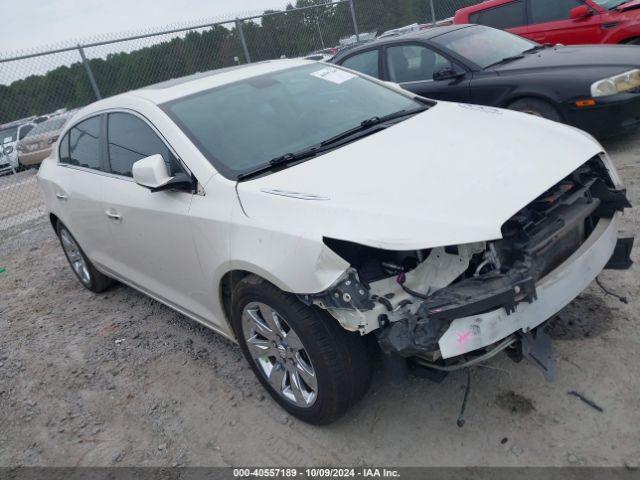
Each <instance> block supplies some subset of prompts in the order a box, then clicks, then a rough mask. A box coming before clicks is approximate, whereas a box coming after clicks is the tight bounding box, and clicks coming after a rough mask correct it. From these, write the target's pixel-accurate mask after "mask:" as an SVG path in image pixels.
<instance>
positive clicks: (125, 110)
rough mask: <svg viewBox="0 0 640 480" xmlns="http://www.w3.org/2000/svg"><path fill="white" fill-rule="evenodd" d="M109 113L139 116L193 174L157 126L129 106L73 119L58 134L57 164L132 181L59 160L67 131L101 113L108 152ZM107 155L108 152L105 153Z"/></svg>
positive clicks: (122, 176)
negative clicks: (104, 124) (104, 118)
mask: <svg viewBox="0 0 640 480" xmlns="http://www.w3.org/2000/svg"><path fill="white" fill-rule="evenodd" d="M110 113H127V114H129V115H133V116H134V117H137V118H139V119H140V120H142V121H143V122H144V123H146V124H147V126H148V127H149V128H151V130H152V131H153V132H154V133H155V134H156V135H157V136H158V138H159V139H160V141H161V142H162V143H164V145H165V146H166V147H167V148H168V149H169V151H170V152H171V153H172V154H173V156H174V157H175V158H176V160H177V161H178V163H179V164H180V167H182V168H183V169H184V171H185V172H186V173H187V174H189V175H191V176H195V175H193V172H192V171H191V169H190V168H189V167H187V165H186V164H185V162H184V161H183V160H182V158H180V156H179V155H178V153H177V152H176V150H175V148H173V146H172V145H171V144H170V143H169V141H168V140H167V139H166V138H165V137H164V135H162V133H161V132H160V130H158V128H157V127H156V126H155V125H154V124H153V123H152V122H151V121H150V120H149V119H148V118H147V117H145V116H144V115H142V114H141V113H140V112H137V111H136V110H132V109H130V108H105V109H103V110H99V111H97V112H93V113H91V114H90V115H87V116H85V117H81V118H79V119H78V120H77V121H75V122H74V123H73V125H69V127H68V128H67V129H66V130H65V132H64V134H63V135H61V136H60V142H58V146H57V149H56V155H57V162H58V165H60V166H64V167H68V168H75V169H77V170H81V171H84V172H89V173H97V174H99V175H105V176H109V177H112V178H118V179H121V180H128V181H133V178H132V177H128V176H126V175H118V174H115V173H111V172H102V171H100V170H95V169H92V168H87V167H80V166H78V165H70V164H68V163H63V162H60V144H61V141H62V139H63V138H65V137H66V136H67V134H68V133H69V131H70V130H71V129H72V128H74V127H75V126H76V125H78V124H80V123H82V122H84V121H85V120H89V119H91V118H93V117H100V116H102V115H107V117H106V123H107V138H105V139H104V140H105V141H106V142H107V152H108V142H109V138H108V135H109V133H108V122H109V117H108V115H109V114H110ZM107 155H108V153H107ZM106 160H107V161H108V160H109V159H108V158H107V159H106ZM109 166H111V164H110V163H109ZM196 181H197V182H198V185H200V181H199V180H198V179H197V178H196Z"/></svg>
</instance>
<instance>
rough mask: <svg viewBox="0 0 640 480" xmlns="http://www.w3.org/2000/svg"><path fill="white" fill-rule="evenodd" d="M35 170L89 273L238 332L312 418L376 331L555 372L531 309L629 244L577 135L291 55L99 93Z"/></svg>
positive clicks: (424, 352) (259, 370)
mask: <svg viewBox="0 0 640 480" xmlns="http://www.w3.org/2000/svg"><path fill="white" fill-rule="evenodd" d="M38 178H39V184H40V187H41V189H42V191H43V193H44V198H45V201H46V206H47V209H48V212H49V216H50V219H51V223H52V225H53V227H54V229H55V231H56V232H57V234H58V236H59V238H60V241H61V244H62V248H63V250H64V252H65V254H66V256H67V258H68V260H69V263H70V264H71V267H72V268H73V271H74V272H75V273H76V275H77V276H78V278H79V280H80V281H81V282H82V284H83V285H84V286H85V287H87V288H88V289H90V290H92V291H94V292H101V291H103V290H105V289H107V288H108V287H109V286H110V285H112V284H113V283H114V281H115V280H117V281H119V282H122V283H124V284H127V285H130V286H131V287H133V288H136V289H138V290H140V291H142V292H144V293H146V294H148V295H149V296H151V297H153V298H155V299H157V300H158V301H160V302H163V303H165V304H167V305H169V306H170V307H172V308H174V309H176V310H177V311H179V312H181V313H183V314H184V315H186V316H187V317H190V318H192V319H193V320H196V321H198V322H200V323H202V324H204V325H206V326H207V327H209V328H211V329H213V330H215V331H217V332H219V333H220V334H222V335H224V336H226V337H228V338H231V339H233V340H235V341H237V342H238V343H239V344H240V347H241V348H242V351H243V353H244V355H245V357H246V358H247V360H248V361H249V363H250V364H251V366H252V368H253V370H254V372H255V374H256V375H257V377H258V379H259V380H260V382H261V383H262V384H263V385H264V387H265V388H266V389H267V390H268V391H269V393H270V394H271V395H272V396H273V397H274V398H275V400H276V401H277V402H278V403H279V404H280V405H281V406H282V407H284V408H285V409H286V410H288V411H289V412H290V413H291V414H293V415H295V416H297V417H299V418H301V419H303V420H305V421H308V422H312V423H318V424H320V423H327V422H330V421H332V420H334V419H335V418H337V417H338V416H340V415H341V414H342V413H344V412H345V411H346V410H347V409H348V408H349V407H351V406H352V405H353V404H354V403H355V402H356V401H357V400H358V399H359V398H360V397H361V396H362V395H363V394H364V393H365V391H366V390H367V387H368V385H369V381H370V378H371V358H370V355H371V352H372V351H373V352H375V350H376V349H377V348H378V347H377V345H378V346H379V347H380V348H381V349H382V351H383V352H384V354H385V355H384V358H386V359H390V360H389V361H390V362H392V363H393V364H394V365H402V366H404V365H405V364H406V363H411V364H413V366H414V367H415V368H424V369H427V371H436V370H440V371H451V370H455V369H459V368H467V367H469V366H472V365H473V364H475V363H477V362H478V359H482V360H486V359H487V358H489V357H490V356H493V355H495V354H496V353H498V352H500V351H502V350H505V351H507V352H509V353H510V354H511V356H514V357H518V356H524V357H527V358H529V359H531V360H534V361H536V362H537V363H538V364H539V365H538V366H540V367H541V368H542V369H543V371H544V373H545V374H546V375H547V376H551V373H552V372H551V371H552V367H553V362H552V359H551V358H550V356H549V349H548V344H547V342H546V341H545V337H544V335H543V333H542V328H539V326H541V325H542V324H543V322H545V321H546V320H547V319H549V318H550V317H552V316H553V315H554V314H555V313H556V312H557V311H558V310H560V309H561V308H562V307H563V306H565V305H566V304H567V303H569V302H570V301H571V300H572V299H573V298H575V297H576V296H577V295H578V294H579V293H580V292H581V291H582V290H583V289H584V288H585V287H586V286H587V285H588V284H589V283H590V282H591V281H592V280H593V279H594V278H595V277H596V275H598V273H599V272H600V271H601V270H602V269H603V268H605V266H606V265H607V264H609V266H613V267H619V268H622V267H624V266H626V264H628V251H629V248H630V241H629V240H624V241H618V231H617V229H618V221H619V220H618V218H619V216H620V214H621V213H620V212H621V211H622V210H623V209H624V208H625V207H627V206H628V202H627V200H626V197H625V192H624V190H622V188H621V184H620V179H619V178H618V175H617V173H616V171H615V169H614V167H613V166H612V164H611V161H610V160H609V158H608V157H607V155H606V154H605V153H604V152H603V149H602V147H601V146H600V145H599V144H598V143H597V142H596V141H595V140H593V139H592V138H591V137H589V136H588V135H587V134H584V133H582V132H580V131H578V130H575V129H573V128H570V127H566V126H563V125H560V124H557V123H553V122H550V121H547V120H544V119H540V118H536V117H533V116H526V115H523V114H520V113H516V112H510V111H504V110H500V109H495V108H488V107H479V106H473V105H462V104H455V103H447V102H434V101H431V100H428V99H424V98H420V97H416V96H415V95H414V94H411V93H409V92H404V91H402V90H400V89H398V88H396V87H393V86H391V85H387V84H384V83H383V82H379V81H377V80H374V79H371V78H369V77H366V76H363V75H360V74H358V73H356V72H352V71H349V70H345V69H343V68H341V67H335V66H329V65H326V64H322V63H316V62H309V61H304V60H282V61H273V62H264V63H259V64H254V65H249V66H243V67H233V68H230V69H224V70H219V71H214V72H209V73H205V74H197V75H194V76H191V77H185V78H182V79H177V80H171V81H168V82H165V83H161V84H158V85H154V86H151V87H147V88H144V89H141V90H137V91H133V92H128V93H125V94H122V95H118V96H115V97H111V98H108V99H105V100H101V101H99V102H96V103H94V104H92V105H90V106H88V107H86V108H84V109H82V110H81V111H80V112H78V113H77V114H76V115H75V116H74V117H73V119H72V120H71V121H69V123H68V124H67V126H66V127H65V129H64V131H63V132H62V133H61V134H60V139H59V141H58V143H57V144H56V146H55V148H54V151H53V153H52V155H51V156H50V157H49V158H48V159H46V160H45V161H44V163H43V164H42V167H41V168H40V171H39V173H38Z"/></svg>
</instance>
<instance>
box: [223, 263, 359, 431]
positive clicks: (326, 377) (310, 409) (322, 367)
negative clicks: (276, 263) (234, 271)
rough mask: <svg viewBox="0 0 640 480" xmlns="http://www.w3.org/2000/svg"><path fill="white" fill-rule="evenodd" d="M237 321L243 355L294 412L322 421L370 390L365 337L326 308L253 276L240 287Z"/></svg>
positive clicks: (235, 302)
mask: <svg viewBox="0 0 640 480" xmlns="http://www.w3.org/2000/svg"><path fill="white" fill-rule="evenodd" d="M231 309H232V323H233V328H234V330H235V333H236V335H237V338H238V343H239V344H240V348H241V349H242V353H243V354H244V356H245V358H246V359H247V361H248V362H249V364H250V365H251V368H252V369H253V371H254V373H255V375H256V376H257V377H258V380H259V381H260V383H262V385H263V386H264V388H265V389H266V390H267V391H268V392H269V394H270V395H271V396H272V397H273V398H274V400H275V401H276V402H278V403H279V404H280V406H281V407H282V408H284V409H285V410H286V411H287V412H289V413H290V414H291V415H293V416H295V417H297V418H299V419H300V420H303V421H305V422H308V423H312V424H316V425H322V424H327V423H330V422H332V421H334V420H336V419H337V418H338V417H340V416H341V415H343V414H344V413H345V412H346V411H347V410H348V409H349V408H351V407H352V406H353V405H354V404H355V403H356V402H357V401H358V400H359V399H360V398H361V397H362V396H363V395H364V393H365V392H366V391H367V389H368V388H369V383H370V381H371V365H370V359H369V355H368V353H367V349H366V344H365V341H364V338H362V337H361V336H360V335H359V334H357V333H352V332H347V331H346V330H344V329H343V328H342V327H341V326H340V325H338V323H337V322H336V320H335V319H334V318H332V317H331V316H329V315H328V314H327V313H326V312H324V311H322V310H320V309H318V308H315V307H308V306H306V305H304V304H303V303H301V302H300V301H299V300H298V299H297V298H296V297H295V296H294V295H291V294H289V293H285V292H282V291H281V290H279V289H278V288H276V287H275V286H274V285H272V284H270V283H269V282H267V281H265V280H263V279H261V278H259V277H257V276H254V275H249V276H247V277H245V278H243V279H242V280H240V282H238V285H237V286H236V288H235V290H234V292H233V299H232V307H231Z"/></svg>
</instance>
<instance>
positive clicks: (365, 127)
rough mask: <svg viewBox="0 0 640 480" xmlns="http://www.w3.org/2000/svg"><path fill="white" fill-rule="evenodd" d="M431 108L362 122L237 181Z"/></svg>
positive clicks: (307, 156)
mask: <svg viewBox="0 0 640 480" xmlns="http://www.w3.org/2000/svg"><path fill="white" fill-rule="evenodd" d="M429 108H430V107H429V106H425V107H419V108H413V109H411V110H400V111H398V112H394V113H390V114H389V115H384V116H382V117H371V118H368V119H366V120H363V121H362V122H360V125H358V126H357V127H354V128H350V129H349V130H345V131H344V132H341V133H339V134H338V135H335V136H333V137H331V138H328V139H326V140H323V141H322V142H320V143H319V144H317V145H312V146H310V147H308V148H304V149H302V150H299V151H297V152H293V153H285V154H284V155H280V156H278V157H275V158H272V159H271V160H269V162H268V163H266V164H263V165H260V166H258V167H256V168H254V169H253V170H250V171H248V172H244V173H241V174H239V175H238V176H237V178H236V179H237V180H238V181H241V180H246V179H247V178H250V177H253V176H255V175H257V174H259V173H262V172H265V171H268V170H273V169H278V168H279V167H286V166H287V165H290V164H292V163H295V162H298V161H300V160H305V159H307V158H310V157H315V156H316V155H320V154H321V153H324V152H326V151H328V150H333V149H334V148H336V146H337V145H338V144H339V143H341V142H343V143H346V142H344V141H345V140H347V139H348V138H350V137H354V136H358V138H359V137H362V136H365V135H369V134H372V133H375V132H377V131H379V130H383V129H385V128H386V127H385V126H383V125H381V124H383V123H385V122H389V121H391V120H396V119H399V118H402V117H408V116H409V115H415V114H417V113H420V112H424V111H425V110H428V109H429ZM374 127H377V128H374ZM358 134H360V135H358Z"/></svg>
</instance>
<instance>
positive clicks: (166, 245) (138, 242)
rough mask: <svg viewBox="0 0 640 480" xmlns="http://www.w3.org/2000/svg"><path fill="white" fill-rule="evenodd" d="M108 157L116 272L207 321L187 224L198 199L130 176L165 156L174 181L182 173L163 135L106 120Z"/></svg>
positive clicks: (130, 122)
mask: <svg viewBox="0 0 640 480" xmlns="http://www.w3.org/2000/svg"><path fill="white" fill-rule="evenodd" d="M106 154H107V159H108V163H109V168H110V172H111V174H112V175H111V176H110V177H108V178H107V179H106V181H105V183H104V186H103V190H104V193H103V197H104V208H105V216H106V217H107V219H108V221H109V227H110V230H111V232H112V235H113V238H114V239H115V241H116V243H117V248H118V251H119V252H120V253H119V255H118V261H119V262H120V263H121V265H120V266H119V267H118V270H120V271H122V270H126V272H127V274H126V277H127V278H126V279H127V280H129V281H130V282H131V283H133V284H134V286H138V287H142V288H143V289H144V290H146V291H147V292H148V293H150V294H152V295H154V296H156V297H157V298H158V299H159V300H161V301H168V302H169V303H171V304H172V305H174V306H176V307H179V308H181V309H183V310H184V311H186V313H189V314H196V315H198V316H200V317H206V316H207V309H206V306H204V305H202V304H201V303H199V302H198V301H197V300H196V299H198V298H202V292H201V290H202V289H205V288H206V287H205V285H204V281H203V275H202V270H201V266H200V263H199V261H198V257H197V254H196V251H195V248H194V242H193V237H192V231H191V225H190V222H189V208H190V205H191V202H192V200H193V196H194V194H192V193H190V192H184V191H172V190H167V191H160V192H151V191H150V190H149V189H147V188H145V187H142V186H140V185H138V184H136V183H135V182H134V181H133V178H132V173H131V170H132V167H133V164H134V163H135V162H136V161H138V160H140V159H142V158H145V157H148V156H150V155H154V154H161V155H162V156H163V158H164V159H165V163H166V165H167V168H168V170H169V172H170V173H171V174H172V175H174V174H175V173H177V172H178V171H180V170H183V169H184V167H183V166H182V165H181V164H180V162H179V161H178V159H177V156H176V154H175V153H174V152H173V151H172V150H171V148H170V147H169V146H168V145H167V144H166V143H165V141H164V140H163V139H162V138H161V137H160V135H159V133H158V132H157V131H156V130H155V129H154V128H153V127H152V126H151V125H150V124H148V123H147V122H146V120H143V119H142V118H141V117H138V116H137V115H134V114H132V113H125V112H115V113H109V114H108V116H107V144H106ZM212 294H213V293H212Z"/></svg>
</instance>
